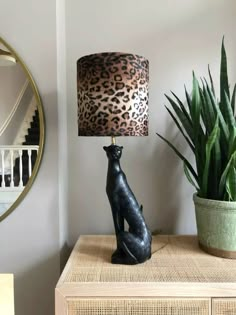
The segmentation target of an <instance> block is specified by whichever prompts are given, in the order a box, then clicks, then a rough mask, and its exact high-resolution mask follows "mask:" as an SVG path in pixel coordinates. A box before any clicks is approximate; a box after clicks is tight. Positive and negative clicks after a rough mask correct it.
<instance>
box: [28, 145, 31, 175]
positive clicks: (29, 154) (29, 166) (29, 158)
mask: <svg viewBox="0 0 236 315" xmlns="http://www.w3.org/2000/svg"><path fill="white" fill-rule="evenodd" d="M31 153H32V150H31V149H28V161H29V164H28V168H29V177H30V176H31V174H32V162H31Z"/></svg>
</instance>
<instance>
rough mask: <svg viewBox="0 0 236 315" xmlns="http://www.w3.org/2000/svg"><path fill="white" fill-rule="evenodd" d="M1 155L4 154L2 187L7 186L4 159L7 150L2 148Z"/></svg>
mask: <svg viewBox="0 0 236 315" xmlns="http://www.w3.org/2000/svg"><path fill="white" fill-rule="evenodd" d="M1 156H2V187H5V186H6V184H5V161H4V156H5V151H4V150H1Z"/></svg>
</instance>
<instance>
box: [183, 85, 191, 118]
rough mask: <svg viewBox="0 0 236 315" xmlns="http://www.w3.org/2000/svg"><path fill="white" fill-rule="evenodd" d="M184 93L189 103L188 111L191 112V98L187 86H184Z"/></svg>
mask: <svg viewBox="0 0 236 315" xmlns="http://www.w3.org/2000/svg"><path fill="white" fill-rule="evenodd" d="M184 91H185V96H186V101H187V104H188V109H189V112H191V97H190V95H189V94H188V91H187V89H186V86H185V85H184Z"/></svg>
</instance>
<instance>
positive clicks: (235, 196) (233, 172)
mask: <svg viewBox="0 0 236 315" xmlns="http://www.w3.org/2000/svg"><path fill="white" fill-rule="evenodd" d="M226 191H227V193H228V195H229V199H230V201H236V169H235V165H233V164H231V167H230V169H229V172H228V176H227V179H226Z"/></svg>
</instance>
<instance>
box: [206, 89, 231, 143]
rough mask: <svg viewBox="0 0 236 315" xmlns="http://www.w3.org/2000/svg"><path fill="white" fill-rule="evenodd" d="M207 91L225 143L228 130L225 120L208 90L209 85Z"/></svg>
mask: <svg viewBox="0 0 236 315" xmlns="http://www.w3.org/2000/svg"><path fill="white" fill-rule="evenodd" d="M207 91H208V94H209V96H210V99H211V103H212V106H213V108H214V109H215V111H216V113H217V115H218V117H219V123H220V127H221V129H222V132H223V135H224V137H225V140H226V141H227V140H228V138H229V128H228V126H227V124H226V122H225V119H224V117H223V115H222V113H221V110H220V108H219V105H218V103H217V101H216V99H215V97H214V95H213V94H212V92H211V90H210V88H209V85H207ZM225 149H226V148H225Z"/></svg>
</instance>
